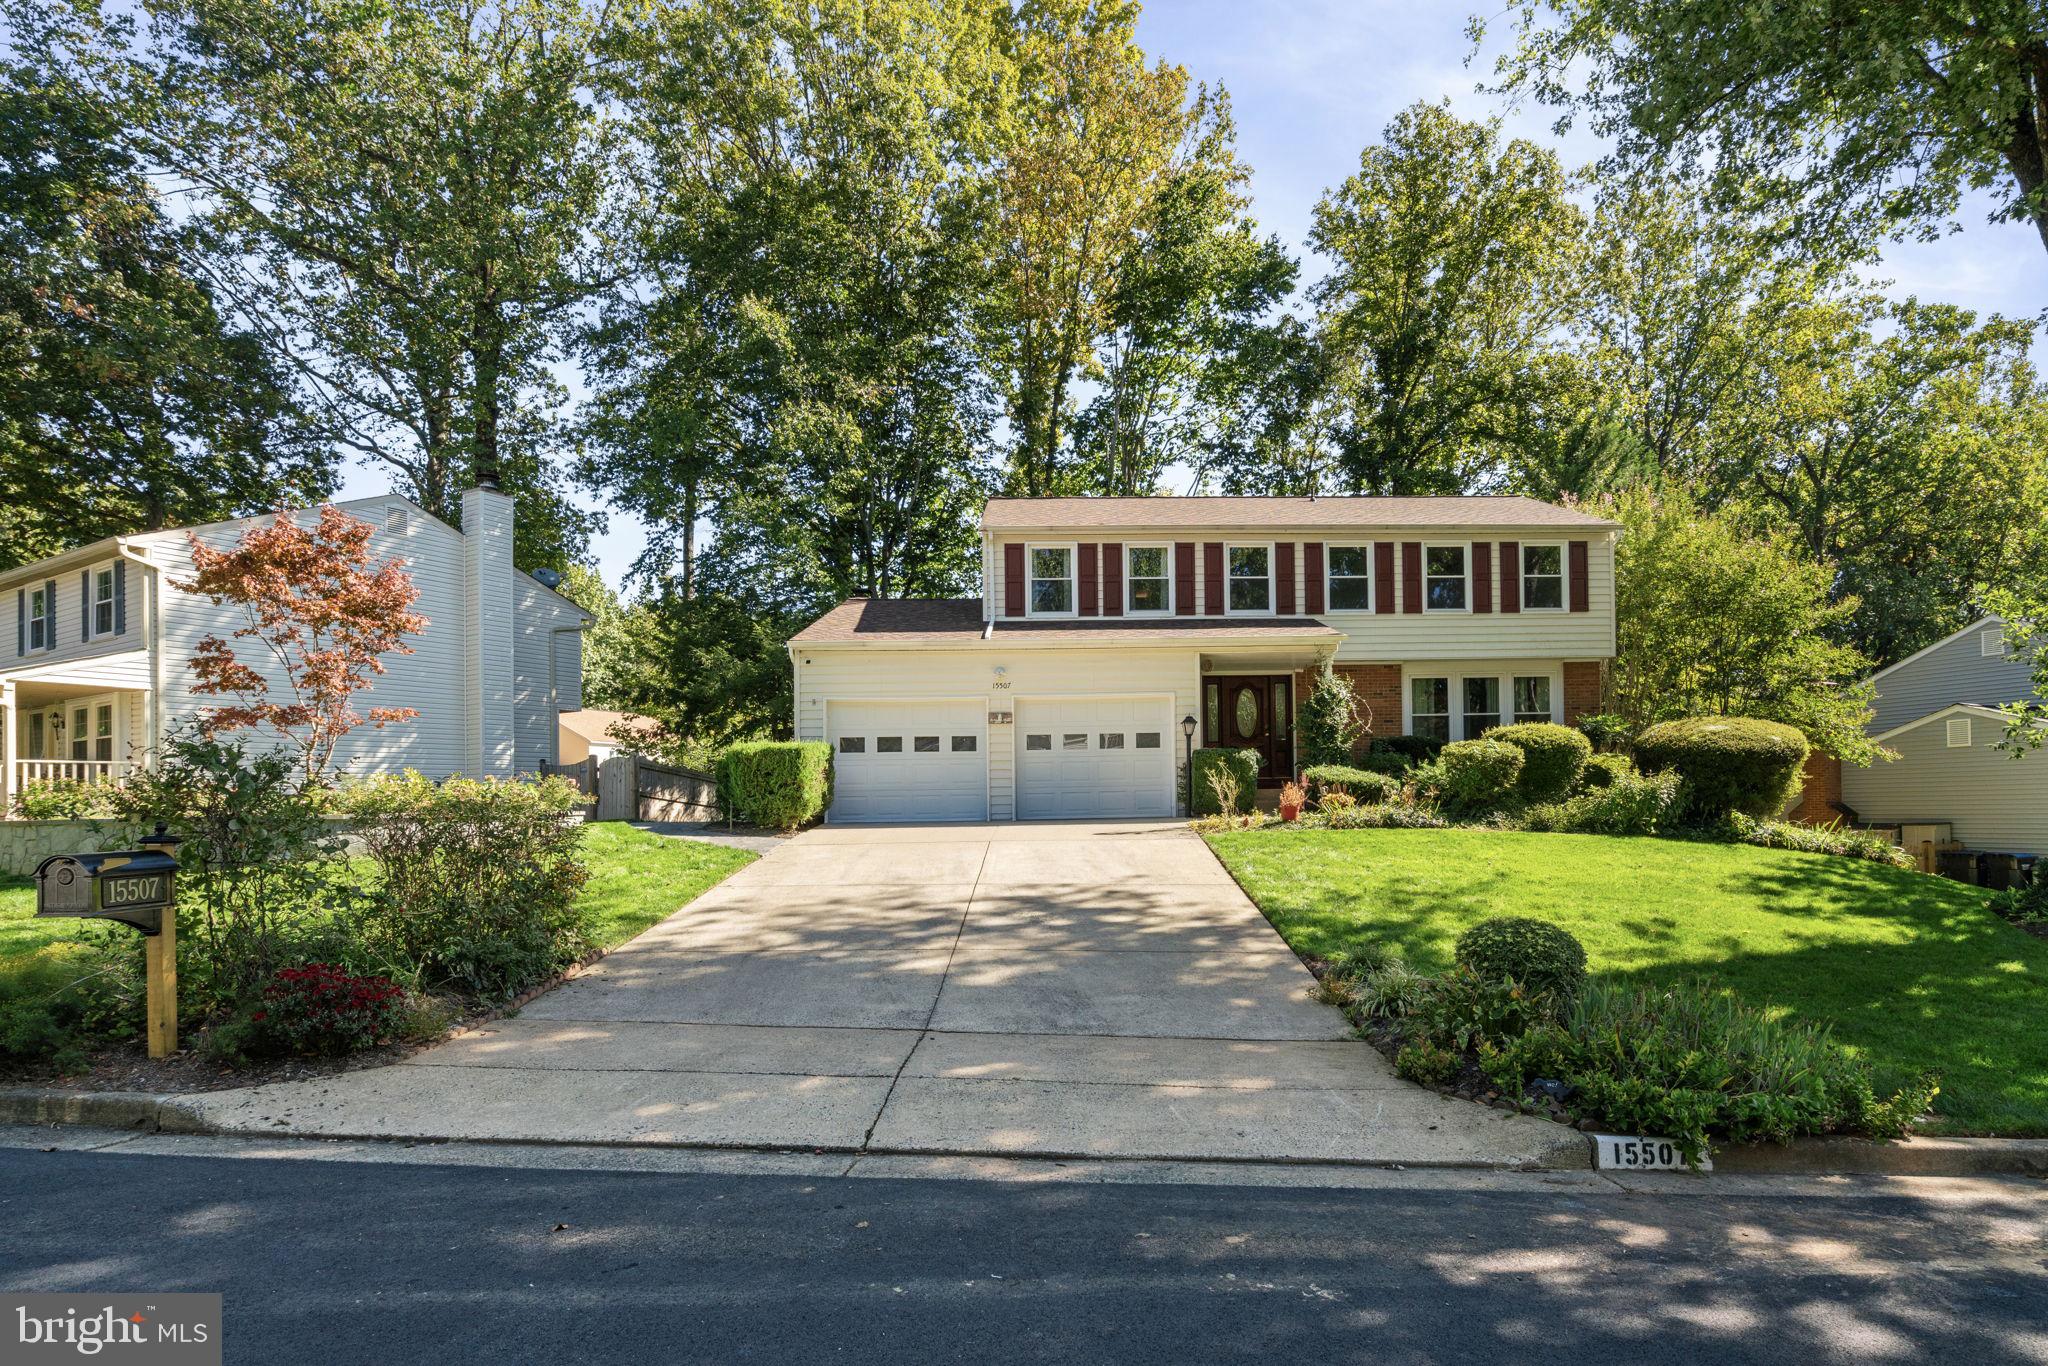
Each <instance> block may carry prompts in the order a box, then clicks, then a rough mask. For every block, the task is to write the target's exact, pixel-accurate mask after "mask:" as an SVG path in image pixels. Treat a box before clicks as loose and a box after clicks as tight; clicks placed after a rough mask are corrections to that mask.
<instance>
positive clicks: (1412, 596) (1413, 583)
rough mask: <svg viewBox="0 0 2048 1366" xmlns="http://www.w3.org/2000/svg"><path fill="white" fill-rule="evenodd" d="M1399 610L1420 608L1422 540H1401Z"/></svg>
mask: <svg viewBox="0 0 2048 1366" xmlns="http://www.w3.org/2000/svg"><path fill="white" fill-rule="evenodd" d="M1401 610H1402V611H1404V612H1411V613H1412V612H1420V611H1421V610H1422V542H1420V541H1403V542H1401Z"/></svg>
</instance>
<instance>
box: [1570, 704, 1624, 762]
mask: <svg viewBox="0 0 2048 1366" xmlns="http://www.w3.org/2000/svg"><path fill="white" fill-rule="evenodd" d="M1574 724H1575V725H1577V726H1578V728H1579V734H1581V735H1583V736H1585V737H1586V739H1587V740H1588V741H1589V742H1591V744H1592V746H1593V749H1594V750H1595V752H1597V753H1600V754H1625V753H1627V752H1628V742H1629V737H1630V736H1632V735H1634V734H1635V727H1633V726H1631V725H1629V723H1628V718H1627V717H1624V716H1616V715H1614V714H1613V713H1612V712H1604V711H1596V712H1594V713H1592V714H1591V715H1589V716H1581V717H1580V718H1579V719H1578V720H1577V721H1576V722H1574Z"/></svg>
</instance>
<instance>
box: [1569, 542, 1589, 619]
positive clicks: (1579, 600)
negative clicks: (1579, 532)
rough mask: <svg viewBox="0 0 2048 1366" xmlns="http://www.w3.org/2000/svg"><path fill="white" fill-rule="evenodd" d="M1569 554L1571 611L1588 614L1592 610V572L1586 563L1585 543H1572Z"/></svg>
mask: <svg viewBox="0 0 2048 1366" xmlns="http://www.w3.org/2000/svg"><path fill="white" fill-rule="evenodd" d="M1571 552H1572V553H1571V565H1572V568H1571V580H1572V610H1573V611H1574V612H1590V611H1592V610H1593V591H1592V571H1591V569H1590V568H1589V567H1588V566H1587V562H1586V543H1585V542H1584V541H1573V542H1572V544H1571Z"/></svg>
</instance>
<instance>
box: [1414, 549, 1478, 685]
mask: <svg viewBox="0 0 2048 1366" xmlns="http://www.w3.org/2000/svg"><path fill="white" fill-rule="evenodd" d="M1432 550H1455V551H1457V552H1459V553H1460V554H1461V555H1463V556H1464V557H1465V561H1464V563H1465V574H1464V579H1465V605H1464V606H1463V607H1431V606H1430V605H1429V581H1430V580H1431V579H1432V578H1439V579H1447V578H1449V577H1450V575H1448V574H1431V573H1430V572H1429V552H1430V551H1432ZM1422 610H1423V612H1424V613H1425V614H1428V613H1434V614H1436V615H1437V616H1442V617H1455V616H1459V615H1462V614H1466V613H1470V612H1471V610H1472V543H1471V542H1470V541H1424V542H1423V543H1422ZM1436 676H1437V675H1435V674H1429V675H1427V677H1430V678H1434V677H1436Z"/></svg>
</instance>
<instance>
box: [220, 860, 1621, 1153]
mask: <svg viewBox="0 0 2048 1366" xmlns="http://www.w3.org/2000/svg"><path fill="white" fill-rule="evenodd" d="M1311 985H1312V979H1311V977H1310V976H1309V974H1308V972H1307V970H1306V969H1304V968H1303V967H1302V966H1301V964H1300V962H1299V961H1298V960H1297V959H1296V958H1295V957H1294V955H1293V953H1292V952H1291V951H1290V950H1289V949H1288V948H1287V946H1286V945H1285V944H1284V943H1282V942H1281V940H1280V937H1279V936H1278V935H1277V934H1275V933H1274V932H1273V930H1272V928H1271V927H1270V926H1269V925H1268V924H1267V923H1266V921H1265V919H1264V918H1263V917H1262V916H1261V915H1260V914H1259V912H1258V910H1257V909H1256V908H1255V907H1254V906H1253V905H1252V904H1251V902H1250V901H1248V900H1247V899H1246V898H1245V896H1244V895H1243V893H1242V892H1240V891H1239V890H1238V888H1237V886H1236V885H1235V884H1234V883H1233V882H1232V881H1231V880H1230V877H1229V875H1228V874H1227V873H1226V872H1224V870H1223V868H1222V867H1221V865H1219V864H1218V863H1217V862H1216V860H1215V859H1214V857H1213V856H1211V855H1210V853H1209V851H1208V849H1207V848H1206V847H1205V846H1204V845H1203V844H1202V842H1201V841H1200V840H1199V839H1197V838H1195V837H1194V836H1193V835H1192V834H1191V833H1189V832H1188V831H1187V830H1186V829H1185V828H1184V827H1182V826H1180V825H1177V824H1161V823H1146V822H1132V823H1122V824H1089V825H1077V824H1066V825H986V826H920V827H892V828H845V827H833V828H827V829H822V830H816V831H812V832H810V833H808V834H805V835H802V836H799V837H798V838H796V839H794V840H790V841H787V842H786V843H783V844H782V845H781V846H780V847H778V848H776V849H774V850H773V851H771V852H770V853H769V854H767V855H766V856H765V857H764V858H762V859H761V860H760V861H759V862H757V863H754V864H752V865H750V866H749V867H747V868H745V869H743V870H742V871H740V872H739V873H737V874H735V875H734V876H733V877H732V878H731V879H729V880H728V881H726V882H725V883H723V884H722V885H720V886H719V887H717V888H715V889H713V890H712V891H711V892H709V893H707V894H705V895H704V896H703V897H701V898H699V899H698V900H697V901H696V902H694V903H693V904H691V905H690V906H689V907H687V908H686V909H685V910H683V911H682V912H680V913H678V914H677V915H675V916H672V917H670V918H669V919H668V920H666V921H664V922H662V923H661V924H659V925H657V926H655V927H654V928H653V929H652V930H649V931H648V932H647V933H646V934H644V935H642V936H640V938H638V939H636V940H634V941H633V942H632V943H630V944H628V945H626V946H625V947H623V948H621V949H619V950H618V951H617V952H615V953H613V954H612V955H611V956H609V957H608V958H606V959H604V960H603V961H602V962H601V963H600V964H599V965H598V966H597V967H596V968H595V969H593V970H592V971H590V972H589V973H586V974H585V975H583V976H582V977H579V978H577V979H576V980H575V981H573V982H570V983H568V984H567V985H565V986H563V987H561V988H560V989H558V990H556V991H554V992H552V993H550V994H549V995H547V996H545V997H543V998H541V999H540V1000H538V1001H536V1002H535V1003H534V1004H532V1005H531V1006H529V1007H528V1008H527V1009H526V1010H525V1011H524V1012H523V1013H522V1014H521V1015H520V1016H519V1017H518V1018H516V1019H511V1020H505V1021H501V1022H499V1023H496V1024H494V1025H491V1026H489V1027H487V1028H485V1029H482V1030H479V1031H476V1032H474V1033H471V1034H469V1035H466V1036H464V1037H463V1038H460V1039H457V1040H455V1041H453V1042H451V1043H449V1044H446V1045H443V1046H442V1047H439V1048H436V1049H432V1050H430V1051H428V1052H425V1053H422V1054H419V1055H417V1056H416V1057H414V1058H413V1059H411V1060H410V1061H408V1062H406V1063H402V1064H399V1065H397V1066H393V1067H387V1068H382V1069H379V1070H375V1071H365V1072H356V1073H350V1074H345V1075H342V1076H337V1077H332V1078H326V1079H322V1080H318V1081H308V1082H295V1083H288V1084H283V1085H276V1086H265V1087H255V1088H251V1089H249V1090H245V1091H236V1092H217V1093H214V1094H212V1095H208V1096H200V1097H194V1098H193V1101H192V1103H193V1105H194V1106H196V1108H198V1109H200V1110H201V1111H202V1113H203V1116H204V1118H205V1119H206V1120H207V1121H208V1122H210V1123H211V1124H213V1125H216V1126H219V1127H221V1128H224V1129H228V1130H231V1131H237V1132H245V1133H266V1134H303V1135H325V1136H335V1137H405V1138H425V1139H479V1138H480V1139H495V1140H521V1139H524V1140H536V1141H556V1142H601V1143H645V1144H706V1145H718V1146H746V1147H767V1148H792V1149H813V1148H815V1149H824V1150H829V1151H835V1152H899V1153H965V1154H1006V1155H1038V1156H1060V1157H1090V1158H1178V1159H1212V1160H1246V1159H1250V1160H1292V1161H1310V1162H1314V1161H1340V1162H1370V1163H1401V1164H1404V1165H1431V1164H1435V1165H1484V1166H1522V1165H1543V1166H1576V1167H1583V1166H1585V1165H1586V1163H1587V1148H1586V1141H1585V1138H1584V1136H1583V1135H1580V1134H1577V1133H1574V1132H1572V1131H1570V1130H1567V1129H1564V1128H1562V1127H1560V1126H1557V1125H1554V1124H1550V1123H1548V1122H1545V1121H1540V1120H1535V1119H1528V1118H1522V1117H1519V1116H1513V1115H1506V1114H1502V1113H1500V1112H1497V1111H1492V1110H1486V1109H1482V1108H1480V1107H1478V1106H1474V1105H1470V1104H1466V1103H1462V1102H1457V1101H1452V1100H1447V1099H1445V1098H1443V1097H1440V1096H1438V1095H1436V1094H1435V1093H1433V1092H1429V1091H1424V1090H1421V1089H1419V1088H1417V1087H1413V1086H1410V1085H1408V1084H1407V1083H1405V1082H1403V1081H1400V1080H1399V1079H1398V1078H1396V1077H1395V1076H1394V1075H1393V1074H1392V1072H1391V1070H1390V1069H1389V1068H1388V1067H1387V1065H1386V1062H1385V1060H1384V1059H1382V1058H1381V1057H1380V1055H1379V1054H1378V1053H1377V1052H1375V1051H1374V1050H1373V1049H1372V1048H1371V1047H1369V1046H1368V1045H1366V1044H1364V1043H1361V1042H1359V1041H1357V1040H1356V1039H1353V1038H1352V1037H1350V1031H1349V1029H1348V1027H1347V1026H1346V1024H1345V1021H1344V1019H1343V1017H1342V1016H1341V1015H1339V1014H1338V1012H1337V1011H1336V1010H1334V1009H1332V1008H1330V1007H1328V1006H1324V1005H1320V1004H1318V1003H1316V1002H1315V1001H1313V1000H1311V999H1310V996H1309V989H1310V987H1311Z"/></svg>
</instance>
